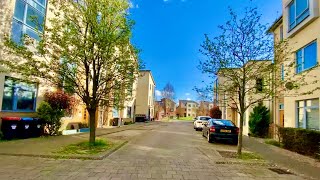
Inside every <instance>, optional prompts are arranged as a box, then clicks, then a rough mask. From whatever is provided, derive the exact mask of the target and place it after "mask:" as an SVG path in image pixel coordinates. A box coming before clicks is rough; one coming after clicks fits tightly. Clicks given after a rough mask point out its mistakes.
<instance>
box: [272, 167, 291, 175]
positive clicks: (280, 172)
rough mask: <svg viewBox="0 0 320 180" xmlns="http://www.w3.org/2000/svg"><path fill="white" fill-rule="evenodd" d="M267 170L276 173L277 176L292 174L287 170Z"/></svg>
mask: <svg viewBox="0 0 320 180" xmlns="http://www.w3.org/2000/svg"><path fill="white" fill-rule="evenodd" d="M268 169H269V170H271V171H273V172H276V173H278V174H293V173H292V172H290V171H289V170H284V169H279V168H268Z"/></svg>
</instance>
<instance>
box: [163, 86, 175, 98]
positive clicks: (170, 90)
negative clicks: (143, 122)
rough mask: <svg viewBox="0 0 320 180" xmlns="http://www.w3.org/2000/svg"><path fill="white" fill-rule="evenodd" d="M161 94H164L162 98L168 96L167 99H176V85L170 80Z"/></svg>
mask: <svg viewBox="0 0 320 180" xmlns="http://www.w3.org/2000/svg"><path fill="white" fill-rule="evenodd" d="M161 96H162V98H166V99H171V100H174V99H175V91H174V87H173V86H172V84H170V83H169V82H168V83H167V84H166V85H165V86H164V88H163V90H162V92H161Z"/></svg>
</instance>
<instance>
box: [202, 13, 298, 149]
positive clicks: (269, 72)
mask: <svg viewBox="0 0 320 180" xmlns="http://www.w3.org/2000/svg"><path fill="white" fill-rule="evenodd" d="M260 21H261V15H260V14H259V13H258V12H257V9H256V8H246V9H245V13H244V15H243V17H241V18H239V17H238V15H237V14H236V13H235V12H234V11H233V10H232V9H230V20H229V21H227V22H226V24H225V25H222V26H219V29H220V30H221V32H222V33H221V35H219V36H217V37H214V38H212V39H211V38H210V37H209V35H205V40H204V42H203V44H202V45H201V47H202V48H201V49H200V52H201V53H202V54H203V55H204V57H205V58H204V59H202V60H201V61H200V65H199V69H200V70H201V71H202V73H207V74H208V75H209V77H211V78H217V77H219V78H218V79H219V80H220V82H218V83H217V84H216V85H214V86H213V84H210V85H209V88H207V89H213V87H215V88H216V90H215V92H218V93H221V94H223V97H221V101H223V103H225V104H226V105H227V106H229V107H232V108H235V109H236V110H237V112H238V114H239V115H240V123H239V124H240V125H239V126H240V132H239V137H238V148H237V153H238V155H241V152H242V135H243V122H244V118H245V116H244V115H245V112H246V111H247V110H248V108H249V107H251V106H252V105H254V104H256V103H258V102H261V101H264V100H271V98H272V97H273V95H274V94H275V89H277V91H281V90H280V89H279V87H284V88H283V89H285V90H288V88H285V87H286V86H285V85H284V84H289V85H290V86H292V88H291V89H289V90H292V89H294V88H298V87H299V85H298V84H297V83H293V80H292V79H291V78H286V80H283V79H279V78H275V76H274V74H275V72H279V71H280V65H281V64H282V63H283V62H284V61H285V62H286V64H287V66H294V59H290V58H288V57H287V56H288V55H289V54H290V53H291V52H290V49H289V48H288V44H287V42H286V41H281V42H279V43H277V44H274V42H273V40H272V37H271V36H270V34H267V26H266V25H264V24H261V23H260ZM274 54H276V55H274ZM290 61H291V62H290ZM301 78H302V77H301ZM295 82H296V81H295ZM283 89H282V90H283Z"/></svg>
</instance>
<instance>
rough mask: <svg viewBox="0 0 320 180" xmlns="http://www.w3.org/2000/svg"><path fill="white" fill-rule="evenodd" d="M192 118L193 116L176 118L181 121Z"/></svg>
mask: <svg viewBox="0 0 320 180" xmlns="http://www.w3.org/2000/svg"><path fill="white" fill-rule="evenodd" d="M193 119H194V118H193V117H179V119H177V120H181V121H192V120H193Z"/></svg>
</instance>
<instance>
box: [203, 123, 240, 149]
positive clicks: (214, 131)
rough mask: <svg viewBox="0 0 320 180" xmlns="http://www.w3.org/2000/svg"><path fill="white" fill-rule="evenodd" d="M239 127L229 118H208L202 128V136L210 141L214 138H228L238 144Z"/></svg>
mask: <svg viewBox="0 0 320 180" xmlns="http://www.w3.org/2000/svg"><path fill="white" fill-rule="evenodd" d="M238 134H239V128H238V127H237V126H236V125H234V124H233V122H232V121H230V120H225V119H210V120H209V121H208V124H206V125H204V127H203V129H202V136H203V137H206V138H207V140H208V142H209V143H211V142H213V141H215V140H228V141H231V143H232V144H235V145H236V144H238Z"/></svg>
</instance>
